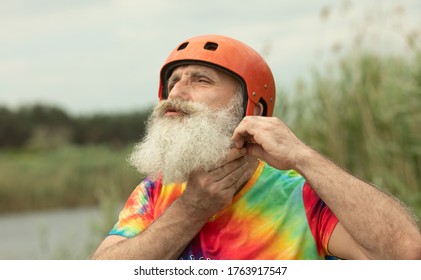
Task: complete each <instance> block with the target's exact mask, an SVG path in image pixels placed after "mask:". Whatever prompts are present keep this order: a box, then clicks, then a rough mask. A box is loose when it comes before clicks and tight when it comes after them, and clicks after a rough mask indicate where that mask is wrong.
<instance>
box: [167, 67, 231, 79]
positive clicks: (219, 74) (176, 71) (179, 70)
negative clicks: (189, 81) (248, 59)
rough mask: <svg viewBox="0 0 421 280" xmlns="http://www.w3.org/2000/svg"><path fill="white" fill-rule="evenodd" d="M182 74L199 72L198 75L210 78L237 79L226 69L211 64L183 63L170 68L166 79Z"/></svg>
mask: <svg viewBox="0 0 421 280" xmlns="http://www.w3.org/2000/svg"><path fill="white" fill-rule="evenodd" d="M183 74H187V75H195V74H200V75H204V76H208V77H210V78H215V79H220V80H226V81H232V82H237V79H236V78H234V76H233V75H232V74H228V73H227V72H226V71H223V70H221V69H217V68H215V67H212V66H206V65H201V64H185V65H179V66H176V67H174V68H173V69H172V71H171V74H170V76H169V77H168V79H171V77H174V76H181V75H183Z"/></svg>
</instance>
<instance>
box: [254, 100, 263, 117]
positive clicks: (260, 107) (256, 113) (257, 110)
mask: <svg viewBox="0 0 421 280" xmlns="http://www.w3.org/2000/svg"><path fill="white" fill-rule="evenodd" d="M262 114H263V104H262V103H260V102H258V103H257V104H256V105H255V106H254V109H253V116H261V115H262Z"/></svg>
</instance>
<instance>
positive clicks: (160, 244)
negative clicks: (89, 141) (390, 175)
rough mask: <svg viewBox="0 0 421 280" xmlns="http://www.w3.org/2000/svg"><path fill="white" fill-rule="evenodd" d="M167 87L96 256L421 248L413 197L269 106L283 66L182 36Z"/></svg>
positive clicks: (272, 255)
mask: <svg viewBox="0 0 421 280" xmlns="http://www.w3.org/2000/svg"><path fill="white" fill-rule="evenodd" d="M159 98H160V100H161V101H160V102H159V104H158V105H157V107H156V109H155V110H154V112H153V114H152V115H151V116H150V119H149V120H148V124H147V134H146V137H145V138H144V139H143V140H142V141H141V142H140V143H139V144H137V145H136V146H135V148H134V150H133V153H132V154H131V156H130V162H131V163H132V164H133V165H134V166H135V167H136V168H137V169H138V170H139V172H140V173H142V174H145V175H147V178H146V179H145V180H144V181H142V182H141V183H140V184H139V185H138V186H137V187H136V189H135V190H134V191H133V193H132V194H131V196H130V197H129V199H128V200H127V203H126V205H125V207H124V209H123V210H122V211H121V213H120V216H119V220H118V222H117V223H116V224H115V226H114V228H113V229H112V230H111V231H110V232H109V234H108V235H107V237H106V238H105V239H104V241H103V242H102V243H101V245H100V246H99V248H98V249H97V250H96V252H95V253H94V255H93V258H94V259H322V258H325V257H326V256H335V257H338V258H343V259H417V258H421V234H420V231H419V228H418V226H417V223H416V221H415V220H414V218H413V217H412V216H411V214H410V213H408V211H407V210H406V208H405V207H403V206H402V205H401V204H400V203H399V202H398V201H397V200H396V199H394V198H393V197H391V196H389V195H386V194H384V193H383V192H381V191H379V190H378V189H377V188H376V187H374V186H371V185H369V184H367V183H365V182H363V181H361V180H359V179H358V178H355V177H354V176H352V175H350V174H349V173H347V172H346V171H344V170H342V169H341V168H339V167H338V166H336V165H335V164H334V163H332V162H331V161H329V160H328V159H326V158H325V157H323V156H322V155H320V154H319V153H318V152H316V151H315V150H313V149H311V148H310V147H308V146H307V145H305V144H304V143H303V142H302V141H300V140H299V139H298V138H297V137H296V136H295V135H294V134H293V133H292V132H291V130H290V129H289V128H288V127H287V126H286V125H285V124H284V123H283V122H282V121H280V120H279V119H277V118H273V117H271V115H272V112H273V107H274V101H275V85H274V80H273V76H272V73H271V71H270V69H269V67H268V66H267V64H266V62H265V61H264V60H263V58H262V57H261V56H260V55H259V54H258V53H257V52H255V51H254V50H253V49H252V48H250V47H249V46H247V45H245V44H244V43H241V42H239V41H237V40H234V39H232V38H228V37H224V36H217V35H212V36H209V35H206V36H198V37H194V38H191V39H189V40H187V41H184V42H183V43H182V44H180V45H179V46H178V47H177V48H176V49H175V50H174V51H173V52H172V53H171V54H170V56H169V58H168V59H167V61H166V62H165V64H164V66H163V68H162V70H161V81H160V88H159Z"/></svg>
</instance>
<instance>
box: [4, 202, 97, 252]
mask: <svg viewBox="0 0 421 280" xmlns="http://www.w3.org/2000/svg"><path fill="white" fill-rule="evenodd" d="M101 219H102V216H101V211H100V209H99V208H96V207H89V208H78V209H62V210H54V211H37V212H30V213H17V214H1V215H0V259H3V260H4V259H9V260H22V259H26V260H34V259H44V260H46V259H47V260H48V259H87V258H89V255H90V254H91V253H92V250H93V249H94V248H96V246H97V245H98V244H99V242H100V240H101V239H102V238H103V237H102V236H101V234H99V229H98V227H99V224H100V222H101Z"/></svg>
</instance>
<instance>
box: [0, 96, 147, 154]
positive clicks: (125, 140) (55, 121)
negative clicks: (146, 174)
mask: <svg viewBox="0 0 421 280" xmlns="http://www.w3.org/2000/svg"><path fill="white" fill-rule="evenodd" d="M149 113H150V110H144V111H140V112H131V113H120V114H108V115H107V114H96V115H89V116H77V117H74V116H70V115H68V114H67V113H66V112H64V111H63V110H62V109H60V108H56V107H53V106H48V105H39V104H38V105H33V106H24V107H21V108H19V109H17V110H15V111H12V110H10V109H8V108H5V107H0V148H2V147H13V148H24V147H29V148H32V149H49V148H54V147H58V146H61V145H62V144H66V143H72V144H77V145H90V144H106V145H110V146H113V147H117V148H118V147H124V146H125V145H127V144H132V143H134V142H136V141H138V140H139V139H140V138H141V137H142V136H143V134H144V123H145V121H146V119H147V117H148V115H149Z"/></svg>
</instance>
